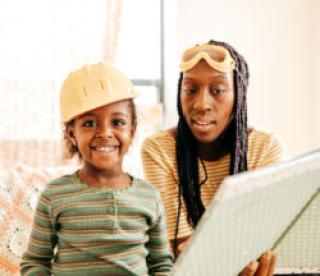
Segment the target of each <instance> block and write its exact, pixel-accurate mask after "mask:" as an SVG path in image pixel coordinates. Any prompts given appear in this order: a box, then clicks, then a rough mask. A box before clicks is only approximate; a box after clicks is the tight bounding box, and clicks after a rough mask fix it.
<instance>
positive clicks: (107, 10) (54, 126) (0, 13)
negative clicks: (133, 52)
mask: <svg viewBox="0 0 320 276" xmlns="http://www.w3.org/2000/svg"><path fill="white" fill-rule="evenodd" d="M121 4H122V1H121V0H95V1H91V0H81V1H79V0H68V1H64V0H46V1H42V0H30V1H19V0H12V1H3V0H0V37H1V43H0V72H1V74H0V114H1V124H0V167H3V168H10V167H13V166H16V165H17V164H25V165H28V166H32V167H35V168H37V167H43V166H52V165H58V164H62V163H63V160H62V154H61V152H62V151H61V148H60V147H61V142H60V141H61V125H60V121H59V106H58V100H59V89H60V86H61V83H62V81H63V79H64V78H65V76H66V75H67V74H68V72H70V71H71V70H74V69H76V68H77V67H79V66H82V65H83V64H85V63H94V62H97V61H99V60H104V61H111V62H112V61H113V59H114V56H115V55H116V51H117V41H118V34H119V32H120V28H121V26H120V22H121V20H120V19H121V8H122V7H121Z"/></svg>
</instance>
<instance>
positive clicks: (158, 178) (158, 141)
mask: <svg viewBox="0 0 320 276" xmlns="http://www.w3.org/2000/svg"><path fill="white" fill-rule="evenodd" d="M175 146H176V141H175V139H174V137H173V136H172V135H171V134H169V133H168V132H167V131H161V132H159V133H157V134H154V135H153V136H151V137H148V138H147V139H146V140H145V141H144V143H143V145H142V162H143V168H144V173H145V178H146V180H148V182H150V183H151V184H153V185H155V186H156V187H157V189H158V190H159V191H160V193H161V196H162V199H163V202H164V205H165V210H166V214H167V226H168V235H169V239H170V240H172V239H174V233H175V227H176V220H177V212H178V173H177V163H176V155H175V153H176V149H175ZM282 156H283V144H282V142H281V141H280V139H279V138H278V137H277V136H276V135H274V134H270V133H265V132H262V131H258V130H255V129H252V130H251V131H250V133H249V138H248V170H253V169H256V168H260V167H263V166H267V165H270V164H273V163H275V162H278V161H280V160H281V159H282ZM229 164H230V155H226V156H224V157H222V158H221V159H220V160H217V161H205V166H206V170H207V174H208V180H207V181H206V182H205V183H204V184H203V185H202V188H201V196H202V201H203V203H204V205H205V206H206V207H207V206H208V204H209V203H210V202H211V200H212V199H213V197H214V195H215V193H216V191H217V189H218V188H219V185H220V184H221V182H222V180H223V178H224V177H226V176H227V175H228V174H229ZM199 168H200V173H199V175H200V179H204V177H205V175H204V171H203V169H202V166H201V165H199ZM191 233H192V228H191V227H190V226H189V224H188V222H187V216H186V208H185V206H184V202H183V200H182V209H181V216H180V223H179V232H178V238H183V237H187V236H189V235H191Z"/></svg>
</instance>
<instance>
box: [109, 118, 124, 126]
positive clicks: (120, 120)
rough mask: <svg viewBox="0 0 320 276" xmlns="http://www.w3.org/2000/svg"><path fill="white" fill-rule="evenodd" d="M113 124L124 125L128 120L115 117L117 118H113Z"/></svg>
mask: <svg viewBox="0 0 320 276" xmlns="http://www.w3.org/2000/svg"><path fill="white" fill-rule="evenodd" d="M112 125H114V126H124V125H126V121H125V120H122V119H115V120H112Z"/></svg>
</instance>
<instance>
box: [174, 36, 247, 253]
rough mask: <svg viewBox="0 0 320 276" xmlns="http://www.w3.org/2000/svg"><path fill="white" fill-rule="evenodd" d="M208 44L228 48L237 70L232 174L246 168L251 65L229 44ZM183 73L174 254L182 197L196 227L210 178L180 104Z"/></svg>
mask: <svg viewBox="0 0 320 276" xmlns="http://www.w3.org/2000/svg"><path fill="white" fill-rule="evenodd" d="M208 44H213V45H218V46H222V47H224V48H226V49H227V50H228V51H229V53H230V55H231V57H232V58H233V59H234V61H235V62H236V68H235V70H234V80H233V81H234V91H235V103H234V107H233V115H234V116H233V119H232V121H231V123H230V125H229V127H228V130H227V136H228V141H229V151H230V154H231V160H230V170H229V173H230V175H232V174H237V173H240V172H243V171H246V170H247V147H248V130H247V100H246V94H247V86H248V80H249V71H248V65H247V62H246V61H245V59H244V58H243V57H242V56H241V55H240V54H239V53H238V52H237V51H236V50H235V49H234V48H233V47H232V46H230V45H229V44H227V43H224V42H220V41H214V40H210V41H209V43H208ZM182 79H183V73H180V77H179V82H178V100H177V108H178V115H179V121H178V127H177V135H176V158H177V166H178V174H179V187H178V217H177V221H176V229H175V239H174V253H175V255H177V254H176V253H177V237H178V231H179V220H180V212H181V197H183V200H184V202H185V205H186V208H187V219H188V223H189V224H190V225H191V226H192V227H193V228H195V227H196V226H197V224H198V222H199V220H200V218H201V216H202V214H203V213H204V211H205V207H204V205H203V202H202V200H201V185H202V184H203V183H204V182H205V181H206V180H207V178H208V176H207V172H206V168H205V164H204V161H203V160H202V159H201V158H200V161H201V166H202V167H203V169H204V172H205V179H204V180H203V181H200V180H199V167H198V151H197V149H195V148H194V145H197V141H196V139H195V138H194V136H193V135H192V133H191V130H190V129H189V127H188V125H187V122H186V121H185V119H184V117H183V113H182V106H181V84H182Z"/></svg>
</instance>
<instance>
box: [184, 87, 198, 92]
mask: <svg viewBox="0 0 320 276" xmlns="http://www.w3.org/2000/svg"><path fill="white" fill-rule="evenodd" d="M183 92H184V93H187V94H193V93H195V92H196V89H195V88H194V87H186V88H183Z"/></svg>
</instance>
